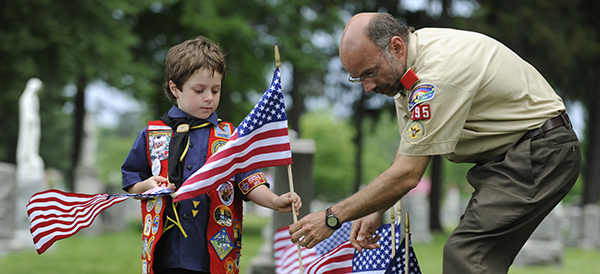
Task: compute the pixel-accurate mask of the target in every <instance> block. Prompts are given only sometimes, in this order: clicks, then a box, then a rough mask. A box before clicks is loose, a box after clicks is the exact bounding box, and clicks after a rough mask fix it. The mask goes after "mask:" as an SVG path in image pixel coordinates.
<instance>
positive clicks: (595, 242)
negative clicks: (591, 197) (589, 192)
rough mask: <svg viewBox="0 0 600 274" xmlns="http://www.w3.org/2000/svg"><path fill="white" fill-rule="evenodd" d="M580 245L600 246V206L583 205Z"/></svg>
mask: <svg viewBox="0 0 600 274" xmlns="http://www.w3.org/2000/svg"><path fill="white" fill-rule="evenodd" d="M579 247H581V248H583V249H595V248H600V206H598V205H595V204H587V205H584V206H583V228H582V234H581V242H580V244H579Z"/></svg>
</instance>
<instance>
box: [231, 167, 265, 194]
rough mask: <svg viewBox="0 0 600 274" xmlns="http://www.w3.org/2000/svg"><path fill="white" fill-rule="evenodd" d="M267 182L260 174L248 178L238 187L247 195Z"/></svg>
mask: <svg viewBox="0 0 600 274" xmlns="http://www.w3.org/2000/svg"><path fill="white" fill-rule="evenodd" d="M266 182H267V180H265V177H264V176H263V174H262V172H259V173H255V174H252V175H250V176H248V177H247V178H246V179H244V180H242V181H241V182H239V183H238V186H239V187H240V190H242V193H244V195H246V194H248V192H250V191H251V190H253V189H254V188H255V187H257V186H259V185H262V184H264V183H266Z"/></svg>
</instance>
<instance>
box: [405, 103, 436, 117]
mask: <svg viewBox="0 0 600 274" xmlns="http://www.w3.org/2000/svg"><path fill="white" fill-rule="evenodd" d="M410 119H411V120H427V119H431V108H430V107H429V104H422V105H416V106H415V108H414V109H413V110H412V112H411V115H410Z"/></svg>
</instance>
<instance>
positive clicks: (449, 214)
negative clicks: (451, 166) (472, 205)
mask: <svg viewBox="0 0 600 274" xmlns="http://www.w3.org/2000/svg"><path fill="white" fill-rule="evenodd" d="M440 210H441V216H440V218H441V221H442V225H443V226H444V227H453V228H454V227H456V226H457V225H458V222H459V221H460V216H462V214H463V212H464V211H465V208H464V207H463V203H462V202H461V199H460V190H459V189H458V188H457V187H451V188H449V189H448V191H446V195H445V197H444V202H443V205H442V208H441V209H440Z"/></svg>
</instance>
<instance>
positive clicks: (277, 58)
mask: <svg viewBox="0 0 600 274" xmlns="http://www.w3.org/2000/svg"><path fill="white" fill-rule="evenodd" d="M275 66H276V67H278V68H280V69H281V57H280V56H279V47H278V46H277V45H275ZM280 73H281V71H280ZM280 79H281V77H280ZM288 182H289V184H290V195H291V196H292V199H294V196H295V195H296V193H295V192H294V177H292V165H288ZM292 218H293V219H294V223H296V222H297V221H298V216H296V206H295V205H294V202H293V201H292ZM296 248H297V249H298V263H299V264H300V273H304V268H303V267H302V252H301V249H300V242H297V243H296Z"/></svg>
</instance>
